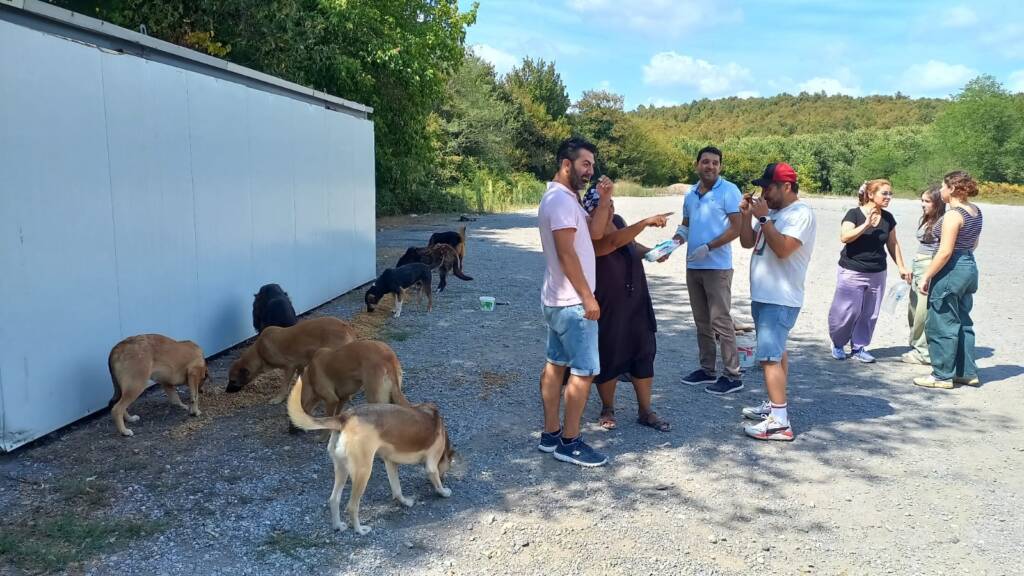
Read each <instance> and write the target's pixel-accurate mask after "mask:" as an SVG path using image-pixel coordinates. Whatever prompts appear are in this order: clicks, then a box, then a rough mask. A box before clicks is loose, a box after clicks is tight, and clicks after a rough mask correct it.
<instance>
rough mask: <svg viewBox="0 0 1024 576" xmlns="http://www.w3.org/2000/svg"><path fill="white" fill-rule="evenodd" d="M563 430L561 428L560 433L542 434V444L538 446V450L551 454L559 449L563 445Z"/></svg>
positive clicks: (542, 432)
mask: <svg viewBox="0 0 1024 576" xmlns="http://www.w3.org/2000/svg"><path fill="white" fill-rule="evenodd" d="M561 437H562V429H561V428H559V429H558V432H544V431H541V433H540V444H537V450H540V451H541V452H547V453H548V454H551V453H552V452H554V451H555V448H558V445H559V444H560V443H561Z"/></svg>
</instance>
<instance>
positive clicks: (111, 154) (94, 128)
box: [0, 20, 375, 450]
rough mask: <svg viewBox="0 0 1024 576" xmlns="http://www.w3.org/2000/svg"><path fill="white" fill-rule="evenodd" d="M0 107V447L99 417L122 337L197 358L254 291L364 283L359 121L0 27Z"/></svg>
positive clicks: (369, 262) (364, 166)
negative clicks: (194, 350)
mask: <svg viewBox="0 0 1024 576" xmlns="http://www.w3.org/2000/svg"><path fill="white" fill-rule="evenodd" d="M0 102H2V103H3V105H2V106H0V151H2V153H0V174H2V175H3V176H2V181H0V270H2V271H3V273H2V274H0V302H3V306H0V449H5V450H9V449H11V448H14V447H16V446H18V445H20V444H23V443H24V442H27V441H29V440H31V439H33V438H36V437H39V436H41V435H43V434H45V433H47V432H50V431H52V430H54V429H56V428H59V427H60V426H62V425H65V424H68V423H70V422H72V421H74V420H76V419H77V418H79V417H81V416H84V415H86V414H88V413H90V412H93V411H95V410H97V409H100V408H102V407H103V406H105V405H106V402H107V400H108V399H109V398H110V394H111V385H110V379H109V375H108V374H107V368H106V358H107V354H108V353H109V350H110V347H111V346H112V345H113V344H114V343H116V342H117V341H118V340H120V339H121V338H123V337H126V336H129V335H131V334H136V333H142V332H160V333H164V334H167V335H169V336H172V337H174V338H179V339H184V338H188V339H192V340H195V341H196V342H198V343H199V344H200V345H201V346H202V347H203V348H204V350H205V351H206V352H207V354H208V355H209V354H213V353H216V352H218V351H220V350H222V349H224V348H227V347H230V346H232V345H234V344H236V343H237V342H239V341H241V340H243V339H245V338H246V337H248V336H250V335H251V334H252V326H251V316H250V313H251V307H252V295H253V293H254V292H255V291H256V290H257V289H258V288H259V286H260V285H262V284H264V283H267V282H277V283H279V284H281V285H282V286H284V288H285V289H286V290H288V292H289V293H290V294H291V295H292V297H293V300H294V303H295V308H296V310H297V311H299V312H304V311H306V310H308V309H310V308H311V307H314V306H317V305H319V304H321V303H323V302H325V301H327V300H329V299H331V298H333V297H335V296H337V295H339V294H341V293H344V292H345V291H347V290H350V289H352V288H353V287H355V286H356V285H358V284H360V283H362V282H365V281H366V280H369V279H371V278H372V277H373V276H374V273H375V258H374V250H375V217H374V213H375V210H374V174H373V162H374V159H373V125H372V123H371V122H370V121H368V120H365V119H360V118H356V117H353V116H349V115H346V114H343V113H338V112H334V111H331V110H328V109H326V108H325V107H323V106H316V105H312V104H309V103H306V102H302V101H299V100H296V99H292V98H288V97H286V96H281V95H276V94H270V93H267V92H263V91H260V90H257V89H254V88H251V87H247V86H244V85H242V84H238V83H234V82H231V81H228V80H224V79H216V78H213V77H211V76H206V75H204V74H201V73H199V72H196V71H194V70H183V69H180V68H176V67H174V66H171V65H168V64H164V63H157V62H154V61H150V60H144V59H140V58H137V57H135V56H129V55H124V54H118V53H115V52H110V51H102V50H99V49H97V48H95V47H93V46H90V45H88V44H85V43H82V42H77V41H71V40H68V39H66V38H63V37H61V36H59V35H53V34H44V33H42V32H38V31H35V30H32V29H29V28H26V27H23V26H20V25H15V24H12V23H10V22H8V21H6V20H0Z"/></svg>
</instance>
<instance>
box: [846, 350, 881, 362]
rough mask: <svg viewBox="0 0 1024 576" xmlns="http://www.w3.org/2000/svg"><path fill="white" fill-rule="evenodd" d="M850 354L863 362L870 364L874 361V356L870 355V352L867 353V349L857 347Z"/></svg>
mask: <svg viewBox="0 0 1024 576" xmlns="http://www.w3.org/2000/svg"><path fill="white" fill-rule="evenodd" d="M850 356H851V357H852V358H856V359H857V360H860V361H861V362H863V363H865V364H871V363H872V362H874V361H875V357H874V356H872V355H871V354H868V351H867V350H865V349H863V348H857V349H856V350H854V351H853V353H852V354H850Z"/></svg>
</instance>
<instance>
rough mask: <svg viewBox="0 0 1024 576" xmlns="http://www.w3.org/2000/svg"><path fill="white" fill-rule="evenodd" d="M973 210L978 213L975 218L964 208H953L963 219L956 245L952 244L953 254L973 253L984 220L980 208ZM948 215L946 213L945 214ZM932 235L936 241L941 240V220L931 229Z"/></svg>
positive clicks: (976, 207) (975, 207)
mask: <svg viewBox="0 0 1024 576" xmlns="http://www.w3.org/2000/svg"><path fill="white" fill-rule="evenodd" d="M974 209H975V210H977V211H978V215H977V216H972V215H971V213H970V212H968V211H967V209H966V208H963V207H960V206H957V207H956V208H953V210H956V211H957V212H959V213H960V216H961V217H963V219H964V225H963V226H961V227H960V233H959V234H957V237H956V243H955V244H953V251H954V252H974V247H975V246H976V245H977V244H978V238H979V237H981V225H982V222H983V221H984V218H983V217H982V215H981V208H979V207H978V206H976V205H975V206H974ZM947 214H948V212H947ZM932 235H934V236H935V238H936V239H941V238H942V218H939V221H938V222H936V223H935V226H934V227H932Z"/></svg>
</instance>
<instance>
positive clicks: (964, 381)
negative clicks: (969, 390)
mask: <svg viewBox="0 0 1024 576" xmlns="http://www.w3.org/2000/svg"><path fill="white" fill-rule="evenodd" d="M953 384H960V385H962V386H981V380H978V377H977V376H971V377H970V378H953Z"/></svg>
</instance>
